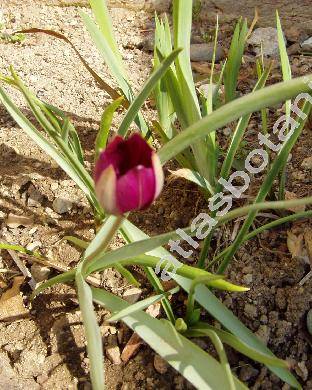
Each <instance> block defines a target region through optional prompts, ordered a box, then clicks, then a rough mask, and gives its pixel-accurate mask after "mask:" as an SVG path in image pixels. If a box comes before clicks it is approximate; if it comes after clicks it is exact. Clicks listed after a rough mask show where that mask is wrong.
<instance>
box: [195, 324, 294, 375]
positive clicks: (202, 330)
mask: <svg viewBox="0 0 312 390" xmlns="http://www.w3.org/2000/svg"><path fill="white" fill-rule="evenodd" d="M206 330H210V331H211V330H213V331H214V332H216V334H217V335H218V336H219V337H220V339H221V341H222V342H223V343H225V344H227V345H229V346H230V347H232V348H234V349H236V351H238V352H240V353H242V354H243V355H245V356H247V357H249V358H250V359H253V360H255V361H256V362H260V363H263V364H270V365H272V366H275V367H283V368H288V364H287V362H286V361H285V360H282V359H278V358H276V357H275V356H272V355H268V354H266V353H262V352H259V351H258V350H257V349H255V348H251V347H250V346H249V345H247V344H246V343H244V342H243V341H241V340H240V339H239V338H238V337H236V336H234V335H232V334H231V333H230V332H226V331H224V330H221V329H217V328H215V327H214V326H211V325H208V324H206V323H203V322H199V323H197V324H196V325H194V326H192V328H191V329H190V330H189V331H188V332H187V336H188V337H200V336H203V335H205V334H206Z"/></svg>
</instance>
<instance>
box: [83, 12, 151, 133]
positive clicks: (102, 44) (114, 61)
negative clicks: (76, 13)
mask: <svg viewBox="0 0 312 390" xmlns="http://www.w3.org/2000/svg"><path fill="white" fill-rule="evenodd" d="M80 15H81V17H82V19H83V21H84V24H85V26H86V28H87V30H88V31H89V34H90V35H91V38H92V39H93V42H94V43H95V45H96V47H97V49H98V51H99V53H100V54H101V55H102V57H103V59H104V61H105V62H106V63H107V65H108V67H109V69H110V71H111V73H112V75H113V76H114V77H115V79H116V80H117V82H118V84H119V87H120V88H121V90H122V92H123V94H124V96H125V97H126V99H127V100H128V101H129V103H131V102H132V100H133V99H134V93H133V91H132V88H131V86H130V83H129V81H128V79H127V75H126V73H125V70H124V68H123V66H122V65H121V63H120V60H119V58H118V57H116V55H115V53H114V51H113V50H112V48H111V46H110V44H111V42H110V39H109V40H107V37H106V36H105V35H103V34H102V32H101V31H100V30H99V29H98V28H97V26H96V25H95V24H94V22H93V20H92V19H91V18H90V16H89V15H87V14H86V13H84V12H80ZM136 123H137V125H138V127H139V129H140V130H141V132H142V133H143V135H146V134H147V133H148V127H147V124H146V122H145V120H144V118H143V116H142V115H141V114H140V113H139V114H138V116H137V118H136Z"/></svg>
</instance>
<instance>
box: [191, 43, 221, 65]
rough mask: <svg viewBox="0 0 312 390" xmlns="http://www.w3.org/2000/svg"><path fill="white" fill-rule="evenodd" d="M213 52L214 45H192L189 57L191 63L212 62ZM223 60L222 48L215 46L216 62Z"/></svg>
mask: <svg viewBox="0 0 312 390" xmlns="http://www.w3.org/2000/svg"><path fill="white" fill-rule="evenodd" d="M213 51H214V44H209V43H193V44H191V51H190V57H191V61H194V62H201V61H208V62H210V61H212V57H213ZM223 58H224V50H223V48H222V46H220V45H217V49H216V61H220V60H222V59H223Z"/></svg>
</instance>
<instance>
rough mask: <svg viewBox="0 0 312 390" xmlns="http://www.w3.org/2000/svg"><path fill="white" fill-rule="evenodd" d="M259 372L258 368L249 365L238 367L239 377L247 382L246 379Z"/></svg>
mask: <svg viewBox="0 0 312 390" xmlns="http://www.w3.org/2000/svg"><path fill="white" fill-rule="evenodd" d="M258 374H259V370H257V369H256V368H253V367H251V366H244V367H242V368H241V369H240V372H239V379H240V380H241V381H243V382H247V381H248V380H250V379H252V378H254V377H255V376H257V375H258Z"/></svg>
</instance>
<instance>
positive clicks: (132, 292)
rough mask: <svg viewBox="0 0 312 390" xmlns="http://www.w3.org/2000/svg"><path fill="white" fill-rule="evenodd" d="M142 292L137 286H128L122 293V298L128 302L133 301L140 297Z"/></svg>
mask: <svg viewBox="0 0 312 390" xmlns="http://www.w3.org/2000/svg"><path fill="white" fill-rule="evenodd" d="M141 294H142V290H141V289H140V288H137V287H133V288H129V290H127V291H125V292H124V294H123V296H122V297H123V299H124V300H126V301H127V302H129V303H131V304H132V303H135V302H137V301H138V300H139V299H140V296H141Z"/></svg>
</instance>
